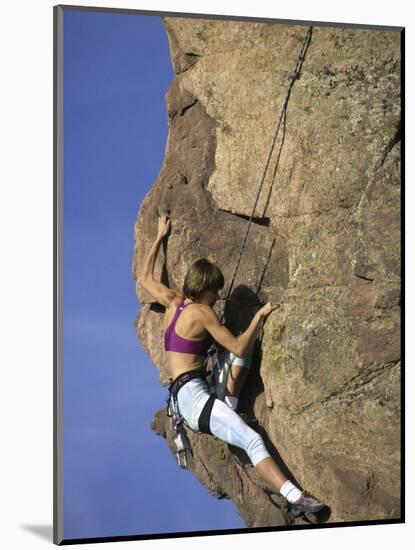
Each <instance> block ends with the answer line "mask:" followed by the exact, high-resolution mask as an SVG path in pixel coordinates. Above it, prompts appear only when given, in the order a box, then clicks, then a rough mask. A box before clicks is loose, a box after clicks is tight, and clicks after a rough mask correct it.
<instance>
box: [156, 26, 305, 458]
mask: <svg viewBox="0 0 415 550" xmlns="http://www.w3.org/2000/svg"><path fill="white" fill-rule="evenodd" d="M312 29H313V27H312V26H310V27H309V28H308V31H307V33H306V36H305V38H304V40H303V44H302V48H301V52H300V55H299V57H298V59H297V62H296V65H295V68H294V70H293V72H292V73H291V74H290V76H289V82H290V84H289V87H288V91H287V94H286V97H285V100H284V103H283V105H282V108H281V112H280V115H279V118H278V123H277V127H276V131H275V134H274V136H273V139H272V144H271V148H270V152H269V154H268V158H267V160H266V163H265V168H264V172H263V174H262V177H261V180H260V184H259V188H258V191H257V194H256V197H255V201H254V205H253V208H252V212H251V215H250V217H249V221H248V225H247V228H246V231H245V236H244V239H243V241H242V245H241V248H240V250H239V255H238V259H237V262H236V266H235V270H234V272H233V276H232V279H231V283H230V285H229V289H228V292H227V295H226V298H225V302H224V305H223V310H222V313H221V316H220V322H222V321H223V317H224V314H225V310H226V305H227V303H228V300H229V297H230V294H231V292H232V289H233V285H234V282H235V279H236V275H237V272H238V269H239V265H240V263H241V259H242V255H243V252H244V249H245V245H246V242H247V239H248V234H249V230H250V228H251V224H252V220H253V218H254V214H255V209H256V207H257V204H258V200H259V196H260V194H261V191H262V187H263V185H264V181H265V177H266V175H267V172H268V168H269V165H270V162H271V158H272V154H273V152H274V148H275V144H276V142H277V138H278V134H279V131H280V128H281V123H282V121H284V125H285V117H286V111H287V105H288V101H289V98H290V95H291V91H292V88H293V86H294V83H295V81H296V80H297V79H298V78H299V77H300V73H301V69H302V66H303V63H304V59H305V54H306V52H307V49H308V47H309V45H310V41H311V35H312ZM280 154H281V149H280V152H279V155H278V158H277V163H276V166H275V168H274V174H273V179H272V182H271V187H270V190H269V192H268V199H269V197H270V194H271V190H272V184H273V180H274V177H275V173H276V168H277V166H278V162H279V157H280ZM266 204H268V200H267V203H266ZM259 289H260V286H258V289H257V293H258V292H259ZM210 359H211V360H212V368H211V371H210V373H209V374H208V375H207V376H204V375H203V374H202V373H200V372H197V371H195V372H189V373H185V374H184V375H181V376H179V377H178V378H177V379H176V380H175V381H174V382H173V383H172V384H171V385H170V386H169V396H168V397H167V411H168V412H167V414H168V416H170V417H171V419H172V427H173V430H174V432H175V436H174V442H175V444H176V457H177V462H178V464H179V466H180V467H181V468H187V463H188V462H187V453H188V452H189V453H192V450H191V446H190V442H189V439H188V437H187V434H186V430H185V424H186V427H188V428H190V427H189V426H188V425H187V423H186V421H185V420H184V418H183V417H182V416H181V415H180V411H179V408H178V405H177V392H178V391H179V389H180V388H181V387H182V386H183V385H184V384H185V383H186V382H187V381H189V380H190V379H191V378H193V377H195V376H203V377H204V378H205V379H206V380H207V382H208V385H209V387H210V391H211V394H212V395H211V399H210V401H211V404H208V405H209V406H210V408H209V406H208V407H207V409H208V413H209V414H210V409H211V405H213V401H214V398H215V396H216V397H217V398H218V399H221V400H222V401H223V399H224V397H225V389H226V384H227V379H228V376H229V372H230V366H231V365H230V363H228V362H227V361H224V362H223V363H222V364H221V363H220V361H219V353H218V348H217V344H216V343H213V344H212V345H211V346H210V347H209V349H208V350H207V353H206V357H205V360H204V363H203V370H204V371H205V370H206V367H207V364H208V362H209V360H210ZM188 376H191V378H188ZM214 392H215V393H214ZM202 412H203V411H202ZM201 416H202V415H201ZM202 421H203V419H202ZM199 428H200V426H199ZM202 428H203V426H202ZM190 429H191V428H190ZM201 431H202V430H201ZM203 431H204V430H203ZM206 433H209V432H206Z"/></svg>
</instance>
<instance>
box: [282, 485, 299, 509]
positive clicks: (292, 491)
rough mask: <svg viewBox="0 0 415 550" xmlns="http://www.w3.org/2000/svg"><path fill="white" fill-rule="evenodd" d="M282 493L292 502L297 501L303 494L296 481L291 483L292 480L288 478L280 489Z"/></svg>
mask: <svg viewBox="0 0 415 550" xmlns="http://www.w3.org/2000/svg"><path fill="white" fill-rule="evenodd" d="M280 493H281V494H282V496H283V497H285V498H286V499H287V500H288V502H291V503H293V502H297V500H298V499H299V498H300V496H301V495H302V492H301V491H300V489H298V487H296V486H295V485H294V483H291V481H288V480H287V481H286V482H285V483H283V485H282V487H281V489H280Z"/></svg>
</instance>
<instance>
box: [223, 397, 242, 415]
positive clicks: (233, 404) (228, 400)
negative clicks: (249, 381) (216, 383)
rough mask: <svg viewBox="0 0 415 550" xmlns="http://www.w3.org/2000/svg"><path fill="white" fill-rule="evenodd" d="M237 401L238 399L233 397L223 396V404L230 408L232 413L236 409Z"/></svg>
mask: <svg viewBox="0 0 415 550" xmlns="http://www.w3.org/2000/svg"><path fill="white" fill-rule="evenodd" d="M238 401H239V398H238V397H235V396H234V395H225V403H226V404H227V405H228V407H230V408H231V409H232V410H233V411H236V409H237V407H238Z"/></svg>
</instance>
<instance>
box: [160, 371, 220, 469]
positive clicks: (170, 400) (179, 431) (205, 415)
mask: <svg viewBox="0 0 415 550" xmlns="http://www.w3.org/2000/svg"><path fill="white" fill-rule="evenodd" d="M194 378H203V379H206V377H205V375H204V374H203V372H202V371H189V372H185V373H183V374H181V375H179V376H178V377H177V378H176V379H175V380H174V381H173V382H172V383H171V384H170V385H169V387H168V391H169V394H168V396H167V398H166V401H167V416H168V417H170V418H171V426H172V428H173V432H174V438H173V440H174V443H175V445H176V459H177V463H178V465H179V466H180V467H181V468H187V464H188V453H189V454H191V455H192V448H191V445H190V441H189V438H188V436H187V433H186V429H185V426H186V428H189V429H190V430H192V428H190V426H189V425H188V424H187V422H186V420H185V419H184V418H183V416H182V415H181V414H180V410H179V405H178V402H177V394H178V393H179V390H180V388H182V387H183V386H184V385H185V384H187V382H190V380H193V379H194ZM215 398H216V396H215V394H214V393H212V392H211V396H210V397H209V399H208V401H207V402H206V404H205V405H204V407H203V409H202V412H201V414H200V417H199V421H198V423H199V426H198V427H199V431H200V432H202V433H208V434H211V433H212V432H211V431H210V427H209V420H210V414H211V411H212V407H213V402H214V400H215ZM192 431H193V430H192Z"/></svg>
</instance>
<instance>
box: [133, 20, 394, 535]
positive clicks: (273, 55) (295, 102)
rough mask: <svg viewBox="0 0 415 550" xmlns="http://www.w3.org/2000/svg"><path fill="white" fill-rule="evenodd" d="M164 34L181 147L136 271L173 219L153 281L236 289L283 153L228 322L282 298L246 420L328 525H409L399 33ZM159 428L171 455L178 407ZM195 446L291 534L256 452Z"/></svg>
mask: <svg viewBox="0 0 415 550" xmlns="http://www.w3.org/2000/svg"><path fill="white" fill-rule="evenodd" d="M164 24H165V28H166V31H167V34H168V39H169V43H170V49H171V55H172V62H173V66H174V69H175V73H176V76H175V79H174V80H173V82H172V84H171V87H170V90H169V92H168V94H167V113H168V119H169V137H168V143H167V147H166V153H165V159H164V164H163V167H162V169H161V171H160V174H159V177H158V179H157V181H156V182H155V184H154V186H153V187H152V189H151V191H150V192H149V194H148V195H147V197H146V199H145V200H144V202H143V204H142V205H141V209H140V212H139V215H138V220H137V223H136V227H135V235H136V247H135V253H134V261H133V273H134V276H136V277H137V275H138V274H139V272H140V269H141V267H142V265H143V260H144V257H145V255H146V253H147V252H148V250H149V247H150V246H151V243H152V241H153V239H154V238H155V235H156V227H157V210H160V211H165V210H169V211H170V215H171V220H172V230H171V234H170V236H169V237H168V239H167V241H166V243H165V246H164V248H163V250H161V251H160V253H159V258H158V260H157V263H156V268H155V274H156V276H157V277H159V278H160V279H161V280H162V281H163V282H165V283H166V284H168V285H169V286H171V287H174V288H177V289H181V287H182V284H183V279H184V275H185V273H186V271H187V269H188V267H189V266H190V265H191V263H192V262H193V261H194V260H196V259H198V258H200V257H207V258H209V259H210V260H212V261H213V262H215V263H216V264H217V265H218V266H220V267H221V269H222V271H223V273H224V275H225V279H226V284H227V285H229V283H230V279H231V278H232V275H233V272H234V269H235V265H236V261H237V258H238V254H239V250H240V246H241V243H242V240H243V238H244V235H245V231H246V228H247V224H248V218H249V216H250V215H251V212H252V208H253V204H254V200H255V196H256V193H257V191H258V188H259V184H260V183H261V179H262V175H263V172H264V168H265V164H266V161H267V158H268V155H269V154H270V152H271V151H272V155H271V160H270V163H269V167H268V171H267V173H266V176H265V179H264V183H263V188H262V191H261V194H260V196H259V200H258V204H257V207H256V209H255V214H254V221H253V223H252V225H251V228H250V231H249V235H248V239H247V243H246V247H245V249H244V253H243V256H242V260H241V264H240V267H239V270H238V272H237V276H236V280H235V285H234V291H233V292H232V295H231V299H230V300H229V302H228V304H227V307H226V310H225V319H226V324H227V326H229V327H230V328H231V330H233V331H235V332H236V331H238V330H240V329H241V328H244V327H245V326H246V325H247V324H248V323H249V321H250V320H251V318H252V316H253V314H254V313H255V311H256V310H257V309H258V304H259V301H262V302H265V301H268V300H273V301H278V302H280V303H281V304H282V307H281V308H280V309H279V310H276V311H275V312H273V313H272V314H271V315H270V316H269V317H268V318H267V320H266V322H265V324H264V328H263V332H262V334H261V338H260V340H259V341H258V342H257V343H256V347H255V364H254V368H253V369H252V370H251V371H250V374H249V377H248V381H247V383H246V386H245V389H244V391H243V394H242V400H241V401H242V409H243V410H245V411H246V412H247V413H248V414H249V415H252V414H253V415H254V416H255V417H256V418H257V419H258V421H259V424H258V427H257V429H258V431H259V432H260V433H261V434H262V435H263V436H264V439H265V441H266V443H267V445H268V448H269V450H270V452H271V453H272V454H273V456H274V457H275V458H276V459H277V460H278V461H279V463H280V465H281V466H282V467H283V468H285V469H286V471H287V472H288V473H289V474H290V476H292V478H293V479H295V480H296V481H297V483H299V484H300V485H301V486H302V487H304V488H305V489H307V490H308V491H310V492H312V493H313V494H314V495H315V496H317V497H318V498H320V499H323V500H324V501H326V502H327V503H328V504H329V505H330V506H331V509H332V516H331V519H330V521H341V522H343V521H357V520H372V519H384V518H397V517H400V490H401V487H400V459H401V457H400V111H401V106H400V33H399V32H396V31H374V30H360V29H353V30H352V29H344V28H330V27H314V28H313V29H312V32H311V35H309V43H306V42H305V40H306V39H307V32H308V27H306V26H301V25H298V26H291V25H281V24H270V23H259V22H234V21H211V20H207V19H200V20H198V19H185V18H165V19H164ZM304 44H305V45H306V51H305V54H304V59H303V60H302V61H303V62H302V66H301V72H300V74H299V76H298V78H297V79H296V80H294V82H292V81H291V80H290V75H292V73H293V70H294V68H295V67H296V63H297V61H298V57H299V55H300V52H301V50H302V47H303V45H304ZM291 82H292V88H291V92H290V94H289V97H288V101H287V103H286V109H285V110H283V106H284V102H285V100H286V97H287V92H288V90H289V89H290V83H291ZM279 121H280V128H279V132H278V135H277V138H276V141H275V144H274V147H273V148H272V142H273V138H274V135H275V132H276V128H277V125H278V122H279ZM271 148H272V149H271ZM226 290H227V287H226V286H225V293H226ZM137 293H138V297H139V299H140V301H141V304H142V305H141V312H140V316H139V319H138V321H137V331H138V336H139V339H140V342H141V343H142V345H143V346H144V347H145V349H146V350H147V351H148V353H149V355H150V357H151V358H152V361H153V362H154V364H155V365H156V366H157V367H158V369H159V371H160V381H161V383H162V384H165V383H167V381H168V372H167V367H166V359H165V357H164V351H163V346H162V341H163V340H162V333H163V328H162V322H163V315H162V313H163V311H162V309H163V308H161V307H160V306H157V305H156V304H152V303H151V302H152V298H151V297H150V296H149V295H147V294H146V293H145V292H144V291H143V290H142V289H141V288H138V287H137ZM218 305H219V308H218V312H220V307H221V306H222V307H223V303H222V304H218ZM153 428H154V430H155V431H156V432H157V433H158V434H160V435H162V436H164V437H166V438H167V441H168V444H169V445H170V446H171V447H172V449H173V445H172V433H171V429H170V425H169V419H168V418H167V417H166V414H165V409H162V410H161V411H159V412H158V413H157V414H156V416H155V419H154V422H153ZM189 435H190V439H191V443H192V446H193V451H194V457H193V459H191V461H190V470H191V471H193V472H194V474H195V475H196V476H197V477H198V478H199V479H200V480H201V482H202V483H203V484H204V485H206V487H207V488H208V489H209V491H211V493H212V494H214V495H216V496H217V497H218V498H222V497H228V498H231V499H232V500H233V501H234V502H235V504H236V506H237V509H238V511H239V513H240V515H241V517H242V518H243V519H244V521H245V522H246V524H247V525H248V526H253V527H259V526H270V525H273V526H275V525H283V524H285V523H286V521H287V518H286V515H285V513H284V506H283V503H282V501H281V499H280V498H279V497H278V495H275V494H273V493H272V492H270V491H269V488H268V487H266V486H264V484H262V483H261V481H260V480H259V478H258V476H257V475H256V473H255V471H254V469H253V468H252V467H251V466H250V465H249V464H248V460H247V458H246V457H245V456H244V454H243V453H242V451H239V450H238V449H235V448H230V447H228V446H227V445H226V444H224V443H222V442H221V441H218V440H216V439H215V438H213V437H211V436H206V435H202V434H200V435H199V434H193V433H190V434H189ZM283 465H284V466H283Z"/></svg>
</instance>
